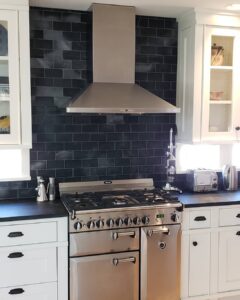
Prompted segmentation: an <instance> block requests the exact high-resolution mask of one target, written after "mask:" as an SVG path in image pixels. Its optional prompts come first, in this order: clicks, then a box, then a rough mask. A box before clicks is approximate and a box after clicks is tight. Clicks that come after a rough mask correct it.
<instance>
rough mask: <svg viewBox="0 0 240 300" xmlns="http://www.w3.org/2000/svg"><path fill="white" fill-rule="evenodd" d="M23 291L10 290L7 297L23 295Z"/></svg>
mask: <svg viewBox="0 0 240 300" xmlns="http://www.w3.org/2000/svg"><path fill="white" fill-rule="evenodd" d="M23 293H24V290H23V289H22V288H18V289H12V290H10V291H9V293H8V294H9V295H19V294H23Z"/></svg>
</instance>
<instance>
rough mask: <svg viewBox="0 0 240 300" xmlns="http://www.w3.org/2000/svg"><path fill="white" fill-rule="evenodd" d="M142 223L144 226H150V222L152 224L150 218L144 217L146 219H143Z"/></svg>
mask: <svg viewBox="0 0 240 300" xmlns="http://www.w3.org/2000/svg"><path fill="white" fill-rule="evenodd" d="M142 222H143V224H144V225H148V224H149V222H150V219H149V217H147V216H144V217H143V218H142Z"/></svg>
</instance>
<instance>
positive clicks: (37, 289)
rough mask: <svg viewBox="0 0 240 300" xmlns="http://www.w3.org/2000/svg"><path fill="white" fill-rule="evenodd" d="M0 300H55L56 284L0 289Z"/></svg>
mask: <svg viewBox="0 0 240 300" xmlns="http://www.w3.org/2000/svg"><path fill="white" fill-rule="evenodd" d="M0 299H1V300H13V299H17V300H57V283H46V284H36V285H26V286H15V287H9V288H4V289H0Z"/></svg>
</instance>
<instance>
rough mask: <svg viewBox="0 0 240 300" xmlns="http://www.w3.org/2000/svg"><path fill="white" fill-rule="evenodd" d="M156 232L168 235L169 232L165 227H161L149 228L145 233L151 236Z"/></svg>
mask: <svg viewBox="0 0 240 300" xmlns="http://www.w3.org/2000/svg"><path fill="white" fill-rule="evenodd" d="M158 233H164V234H166V235H169V234H170V230H169V228H167V227H162V228H160V229H149V230H148V231H147V235H148V236H149V237H151V236H152V235H153V234H158Z"/></svg>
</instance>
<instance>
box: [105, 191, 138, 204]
mask: <svg viewBox="0 0 240 300" xmlns="http://www.w3.org/2000/svg"><path fill="white" fill-rule="evenodd" d="M101 203H102V204H103V205H104V206H109V205H111V204H112V205H113V206H128V205H136V204H138V203H139V202H138V201H137V200H136V199H134V198H133V197H131V196H129V195H123V194H121V195H112V194H110V195H103V196H102V197H101Z"/></svg>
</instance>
